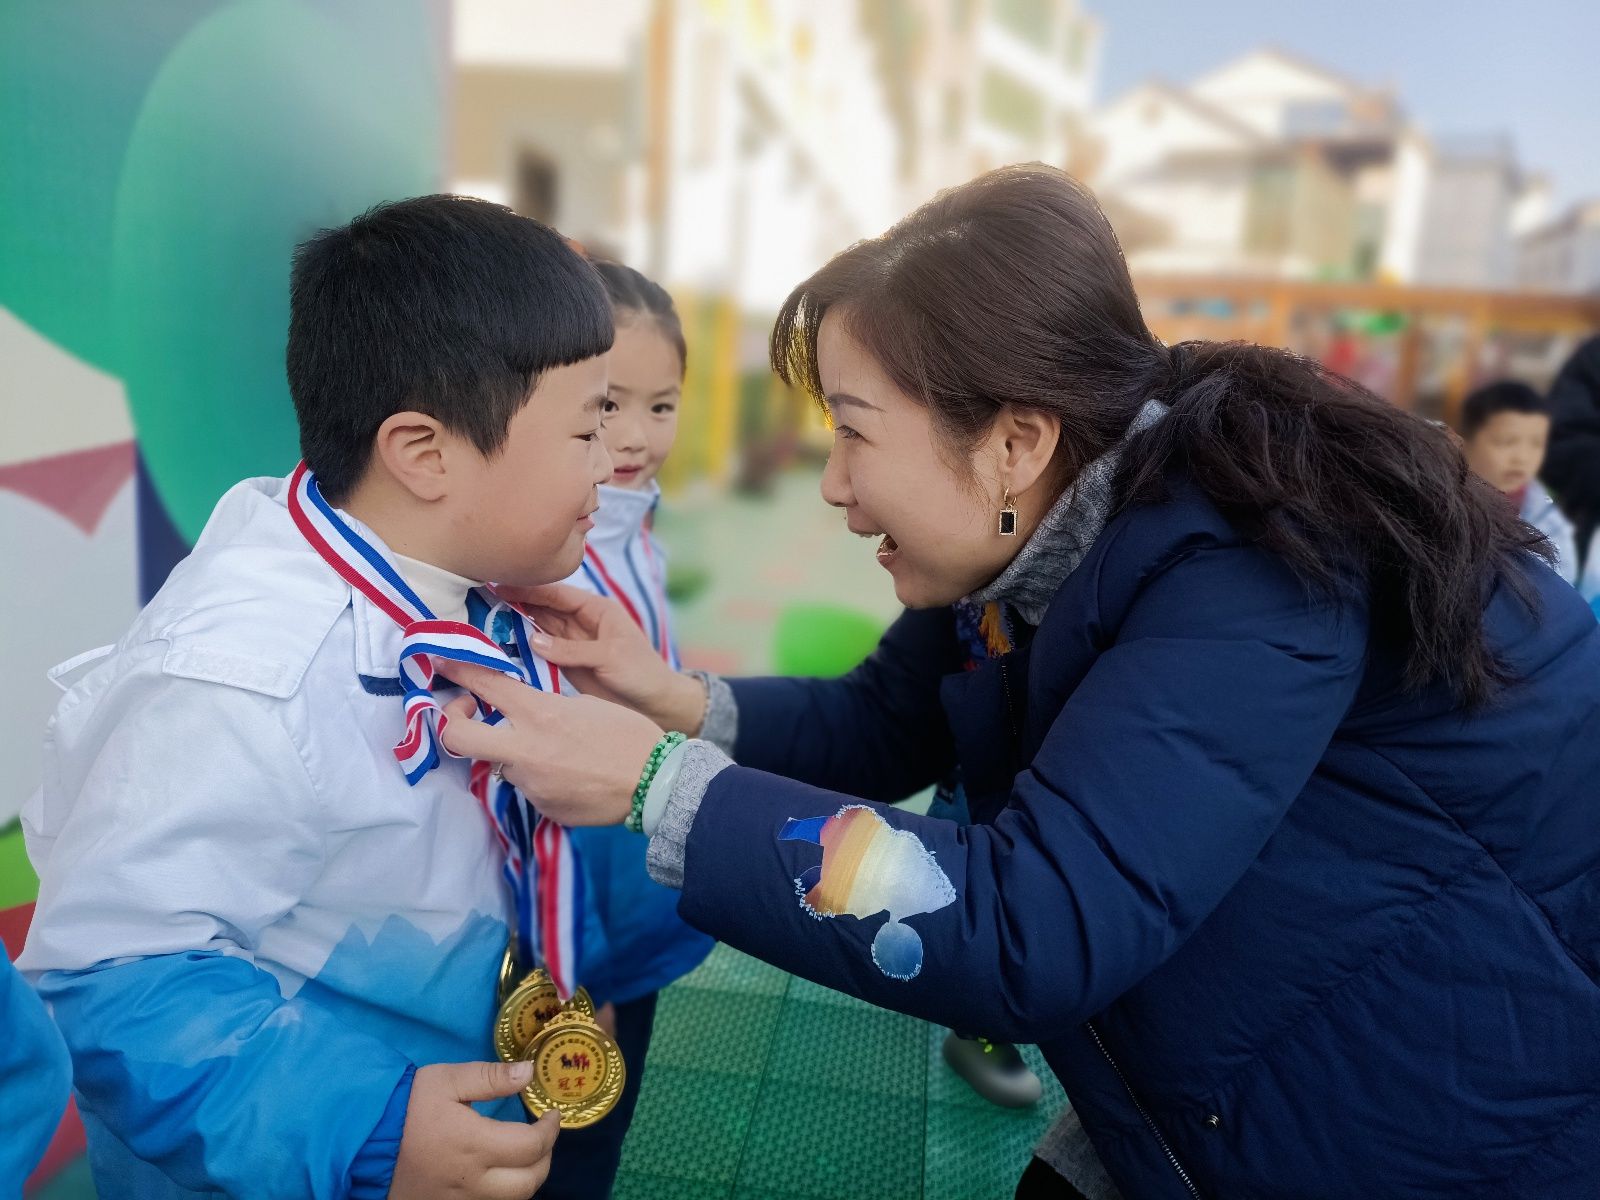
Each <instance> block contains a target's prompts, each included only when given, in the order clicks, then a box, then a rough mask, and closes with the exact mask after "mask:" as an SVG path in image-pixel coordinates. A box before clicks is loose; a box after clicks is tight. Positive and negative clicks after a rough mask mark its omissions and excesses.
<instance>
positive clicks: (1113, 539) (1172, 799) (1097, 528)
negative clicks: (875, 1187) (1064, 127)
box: [447, 167, 1600, 1200]
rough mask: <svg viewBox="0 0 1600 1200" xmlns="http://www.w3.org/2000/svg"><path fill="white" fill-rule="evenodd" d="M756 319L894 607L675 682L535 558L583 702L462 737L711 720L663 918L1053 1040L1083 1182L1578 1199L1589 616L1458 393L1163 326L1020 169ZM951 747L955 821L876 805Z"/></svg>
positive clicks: (625, 788)
mask: <svg viewBox="0 0 1600 1200" xmlns="http://www.w3.org/2000/svg"><path fill="white" fill-rule="evenodd" d="M773 353H774V359H775V362H776V364H777V367H778V369H779V371H780V372H781V373H783V374H784V375H785V376H786V377H787V378H789V379H791V380H794V381H797V382H799V383H801V384H804V385H806V386H808V387H810V388H811V389H812V390H813V391H815V392H816V393H817V394H818V396H819V397H821V398H822V399H823V400H824V402H825V403H826V404H827V406H828V409H829V412H830V414H831V416H832V418H833V422H834V426H835V438H836V441H835V445H834V449H833V452H832V455H831V457H830V460H829V465H828V469H827V472H826V473H825V475H824V479H823V495H824V498H825V499H826V500H827V501H828V502H829V503H831V504H834V505H836V506H838V507H839V508H841V509H842V510H843V511H844V513H845V515H846V519H847V521H848V522H849V524H850V527H851V528H852V529H854V530H855V531H857V532H859V533H863V534H869V535H872V536H880V537H881V541H880V543H879V549H878V558H879V561H880V562H881V563H882V564H883V565H884V566H885V567H886V568H887V569H888V571H889V573H890V575H891V576H892V577H893V580H894V584H895V588H896V592H897V594H898V595H899V597H900V598H901V600H902V601H904V602H905V604H906V606H907V608H908V610H909V611H907V613H906V614H905V615H904V616H903V617H902V618H901V619H900V620H899V621H898V622H896V624H895V625H894V626H893V628H891V629H890V631H889V632H888V634H887V635H886V636H885V637H884V639H883V642H882V644H881V645H880V646H879V648H878V650H877V651H876V652H875V653H874V654H873V655H872V657H871V658H869V659H868V660H867V662H866V663H864V664H863V665H862V666H861V667H860V668H858V669H857V670H856V671H855V672H854V673H852V674H850V675H848V676H846V677H844V678H842V679H838V680H783V679H774V680H742V681H741V680H731V681H724V680H720V679H715V678H710V679H695V678H692V677H688V676H678V675H673V674H671V673H670V672H669V671H668V670H667V669H666V668H665V667H663V666H662V664H661V663H660V660H659V659H658V658H654V657H653V656H652V655H651V654H650V653H649V651H648V647H647V646H645V644H644V643H643V641H642V640H641V639H639V638H638V636H637V634H636V632H635V631H634V628H633V626H632V625H631V624H630V623H629V622H628V621H627V619H626V617H625V616H621V615H620V614H618V613H615V612H612V611H611V610H609V609H607V608H606V606H605V605H604V603H603V602H601V601H598V600H594V599H584V598H581V597H576V596H573V595H571V594H569V593H564V592H562V591H560V590H559V589H555V590H550V589H545V590H541V591H538V592H536V593H533V594H530V595H527V596H525V597H524V598H525V599H526V600H528V601H530V602H535V603H537V604H540V605H542V609H541V613H540V615H541V618H542V620H543V623H544V624H545V626H546V627H547V628H548V629H549V630H550V631H551V632H552V633H554V634H556V635H558V636H557V637H556V638H555V640H554V641H553V642H552V644H551V646H550V647H549V651H548V654H549V657H550V658H551V659H552V660H554V661H556V662H559V663H561V664H562V666H563V667H565V668H566V669H567V670H568V671H569V673H570V674H571V675H572V676H573V677H574V678H575V679H576V680H577V682H578V684H579V686H580V687H583V688H584V689H585V690H586V691H587V692H589V693H591V696H590V697H586V698H585V699H583V700H581V701H570V700H569V701H563V700H560V699H557V698H547V697H540V696H538V695H536V694H532V693H526V694H525V693H523V692H520V691H517V690H516V689H515V687H514V686H513V685H510V684H502V683H501V682H500V681H498V680H487V681H486V680H483V679H482V678H481V677H477V676H473V677H472V678H471V680H470V682H472V684H473V686H475V687H477V686H479V685H481V686H482V687H483V689H484V691H485V693H486V696H487V698H488V699H490V700H491V701H492V702H494V703H496V704H497V705H499V706H500V707H501V708H503V709H505V710H506V711H507V713H508V714H509V715H510V717H511V720H510V721H509V722H508V723H507V724H506V725H504V726H501V727H499V728H496V729H484V728H482V727H481V726H479V727H471V726H468V725H467V723H466V722H460V723H452V724H451V725H450V728H449V734H448V735H447V737H448V738H450V739H454V740H455V744H456V746H457V748H458V749H467V750H471V751H472V752H474V753H479V754H482V755H483V756H486V757H492V758H494V759H495V760H496V761H500V762H503V763H504V770H505V773H506V775H507V776H508V777H510V778H512V779H513V780H514V781H516V782H518V783H519V784H521V785H522V786H523V788H524V789H525V791H526V793H527V794H529V795H534V796H539V797H541V798H542V800H541V807H542V808H544V809H545V811H546V812H547V813H549V814H550V815H552V816H554V817H556V818H557V819H559V820H563V821H567V822H577V823H582V822H595V823H599V822H606V821H618V820H621V819H622V818H623V817H624V816H625V815H627V814H628V813H629V811H630V801H631V797H632V794H633V792H634V787H635V784H636V782H638V780H639V775H640V769H641V767H642V766H643V764H644V762H645V759H646V756H647V755H648V753H649V751H650V750H651V748H652V746H654V745H655V743H656V739H657V738H658V737H659V736H660V732H661V730H662V729H679V730H683V731H686V732H689V733H697V734H699V737H698V738H697V739H696V740H691V741H689V742H688V743H687V744H686V745H685V746H684V747H683V748H681V749H678V750H676V751H674V752H673V754H672V755H671V756H669V757H668V759H667V761H666V764H665V765H664V766H663V767H662V768H661V771H660V772H658V773H657V775H656V776H655V778H654V786H651V787H650V788H649V789H648V790H647V792H646V793H645V795H644V806H643V809H642V811H641V813H640V816H641V817H642V819H643V824H644V826H645V830H646V832H648V833H650V835H651V844H650V850H649V862H650V866H651V870H652V873H653V874H654V875H655V876H656V878H657V879H659V880H660V881H662V882H664V883H667V884H670V885H672V886H677V887H680V888H681V889H682V892H683V898H682V901H681V905H680V912H681V913H682V915H683V916H684V917H685V918H686V919H687V920H688V921H689V922H690V923H692V924H694V925H696V926H698V927H699V928H701V929H703V930H705V931H706V932H708V933H711V934H713V935H715V936H716V937H718V938H721V939H722V940H724V941H726V942H729V943H731V944H732V945H734V946H736V947H739V948H740V949H742V950H745V951H748V952H749V953H752V954H755V955H758V956H760V957H762V958H765V959H767V960H768V961H770V962H773V963H776V964H778V965H779V966H781V967H783V968H785V969H787V970H790V971H794V972H796V973H798V974H801V975H804V976H806V977H808V978H810V979H814V980H817V981H819V982H821V983H824V984H827V985H828V986H830V987H835V988H838V989H840V990H843V991H846V992H850V993H852V994H853V995H857V996H861V997H865V998H866V999H868V1000H870V1001H872V1002H873V1003H875V1004H880V1005H883V1006H885V1007H889V1008H894V1009H898V1010H900V1011H903V1012H908V1013H913V1014H916V1015H918V1016H921V1017H926V1018H928V1019H930V1020H933V1021H937V1022H940V1023H942V1024H945V1025H949V1026H952V1027H955V1028H958V1029H962V1030H966V1031H970V1032H972V1033H979V1034H986V1035H989V1036H992V1037H996V1038H1005V1039H1012V1040H1016V1041H1033V1042H1038V1043H1039V1044H1040V1045H1041V1046H1042V1047H1043V1049H1044V1052H1045V1055H1046V1057H1047V1059H1048V1060H1049V1062H1050V1064H1051V1066H1052V1068H1053V1069H1054V1070H1055V1072H1056V1074H1057V1075H1058V1076H1059V1077H1060V1078H1061V1081H1062V1083H1063V1084H1064V1085H1065V1087H1066V1090H1067V1093H1068V1095H1069V1096H1070V1097H1071V1100H1072V1103H1073V1106H1074V1109H1075V1111H1076V1113H1077V1116H1078V1117H1079V1118H1080V1119H1081V1122H1082V1128H1083V1129H1084V1130H1085V1131H1086V1133H1087V1135H1088V1138H1089V1140H1090V1141H1091V1142H1092V1144H1093V1147H1094V1149H1095V1150H1096V1151H1097V1152H1098V1156H1099V1159H1100V1161H1101V1162H1102V1163H1103V1164H1104V1168H1105V1175H1104V1176H1102V1175H1100V1174H1099V1173H1098V1171H1096V1170H1091V1169H1088V1168H1087V1167H1086V1166H1085V1161H1086V1160H1085V1158H1084V1157H1083V1156H1082V1155H1074V1154H1073V1153H1071V1149H1072V1148H1071V1147H1070V1146H1069V1147H1067V1148H1066V1149H1065V1150H1064V1151H1063V1152H1062V1153H1061V1154H1060V1156H1058V1157H1055V1158H1053V1159H1052V1161H1054V1162H1055V1163H1057V1164H1058V1165H1061V1166H1063V1167H1064V1168H1065V1169H1067V1170H1069V1171H1072V1172H1073V1173H1074V1179H1073V1183H1074V1184H1075V1185H1076V1187H1077V1188H1078V1189H1080V1190H1082V1191H1085V1192H1090V1193H1092V1194H1095V1195H1107V1194H1113V1193H1114V1192H1120V1193H1121V1194H1122V1195H1123V1196H1125V1197H1128V1198H1129V1200H1135V1198H1137V1200H1160V1198H1167V1197H1170V1198H1171V1200H1189V1198H1190V1197H1229V1198H1237V1197H1261V1198H1273V1200H1282V1198H1286V1197H1327V1198H1334V1197H1373V1196H1397V1197H1463V1196H1484V1197H1489V1196H1493V1197H1525V1198H1527V1200H1580V1198H1583V1200H1592V1198H1593V1197H1596V1196H1600V627H1597V626H1596V623H1595V619H1594V617H1593V615H1592V614H1591V613H1590V612H1589V610H1588V608H1587V606H1586V605H1584V604H1583V602H1582V601H1581V600H1580V598H1579V597H1578V596H1577V594H1576V593H1575V592H1574V591H1573V590H1572V589H1571V588H1570V587H1568V586H1566V585H1565V584H1564V583H1563V582H1562V581H1561V580H1560V579H1559V578H1558V577H1557V576H1556V574H1555V573H1554V572H1553V571H1552V570H1550V568H1549V567H1548V565H1547V563H1546V562H1545V561H1544V558H1545V557H1546V556H1547V555H1548V547H1547V546H1546V545H1545V543H1544V542H1543V540H1542V539H1541V538H1540V537H1539V535H1538V534H1537V533H1536V532H1535V531H1533V530H1532V529H1530V528H1529V527H1528V526H1525V525H1523V524H1522V523H1521V522H1520V521H1518V520H1517V519H1516V518H1515V516H1514V515H1513V514H1512V513H1511V512H1510V511H1509V510H1508V509H1507V507H1506V506H1505V504H1504V503H1503V502H1502V501H1501V500H1500V498H1499V497H1497V496H1495V495H1494V494H1492V493H1491V492H1490V490H1489V489H1488V487H1487V485H1484V484H1482V483H1481V482H1480V481H1478V480H1476V479H1474V478H1472V477H1471V476H1470V475H1469V474H1468V472H1467V470H1466V467H1465V465H1464V463H1463V461H1462V459H1461V456H1460V454H1459V453H1458V451H1457V450H1456V449H1455V448H1454V447H1453V446H1452V444H1451V442H1450V440H1449V437H1448V435H1447V434H1446V433H1444V432H1443V431H1441V430H1438V429H1436V428H1434V427H1432V426H1430V425H1429V424H1428V423H1427V422H1425V421H1422V420H1420V419H1417V418H1414V417H1412V416H1410V415H1408V414H1406V413H1403V412H1400V411H1397V410H1395V409H1393V408H1391V407H1390V406H1388V405H1386V404H1384V403H1383V402H1382V401H1381V400H1379V399H1377V398H1376V397H1373V396H1371V395H1369V394H1367V393H1365V392H1363V391H1361V390H1360V389H1359V388H1357V387H1356V386H1355V385H1353V384H1350V383H1349V382H1347V381H1345V380H1343V379H1340V378H1337V377H1334V376H1330V375H1328V374H1326V373H1325V372H1323V371H1322V370H1321V369H1320V368H1318V367H1317V366H1316V365H1315V364H1313V363H1309V362H1306V361H1303V360H1300V359H1297V358H1294V357H1293V356H1290V355H1288V354H1285V353H1283V352H1280V351H1275V350H1266V349H1262V348H1259V347H1253V346H1240V345H1229V346H1221V345H1215V344H1209V343H1191V344H1186V345H1184V346H1179V347H1175V348H1172V349H1168V348H1167V347H1165V346H1163V345H1161V344H1160V343H1159V342H1158V341H1157V340H1156V339H1155V338H1154V337H1153V336H1152V335H1151V334H1150V332H1149V331H1148V329H1147V328H1146V326H1145V324H1144V321H1143V318H1142V317H1141V315H1140V312H1139V308H1138V304H1137V301H1136V299H1135V297H1134V292H1133V288H1132V285H1131V283H1130V281H1129V277H1128V274H1127V270H1126V268H1125V266H1124V264H1123V262H1122V258H1121V255H1120V252H1119V250H1118V248H1117V246H1116V242H1115V238H1114V237H1113V235H1112V233H1111V231H1110V228H1109V226H1108V225H1107V224H1106V222H1105V220H1104V218H1103V217H1102V216H1101V214H1100V212H1099V210H1098V208H1097V207H1096V206H1095V204H1094V201H1093V199H1092V198H1091V197H1089V196H1088V194H1087V193H1086V192H1084V191H1082V190H1081V189H1080V188H1078V187H1077V186H1076V185H1075V184H1073V183H1072V182H1071V181H1070V180H1068V179H1067V178H1066V177H1064V176H1062V175H1061V174H1060V173H1059V172H1055V171H1051V170H1048V169H1045V168H1040V167H1032V168H1012V169H1007V170H1003V171H1000V172H995V173H993V174H991V175H989V176H986V177H983V178H981V179H979V180H976V181H974V182H973V183H971V184H968V185H966V186H964V187H961V188H957V189H955V190H953V191H951V192H948V193H945V194H943V195H941V196H940V197H939V198H937V199H936V200H934V201H933V202H932V203H931V204H929V205H928V206H926V207H924V208H923V209H921V210H919V211H918V212H916V213H914V214H912V216H910V217H909V218H907V219H906V220H905V221H903V222H901V223H900V224H899V225H898V226H896V227H895V228H894V229H892V230H890V231H889V233H887V234H886V235H884V236H883V237H881V238H878V239H875V240H873V241H870V242H865V243H862V244H860V245H857V246H855V247H853V248H851V249H850V250H847V251H845V252H844V253H843V254H841V255H840V256H839V257H837V258H836V259H834V260H833V261H832V262H831V263H829V264H828V265H827V266H826V267H824V268H823V269H822V270H821V271H819V272H818V273H817V274H816V275H815V276H813V277H812V278H811V279H809V280H807V281H806V282H805V283H803V284H801V285H800V287H799V288H798V289H796V291H795V293H794V295H793V296H792V297H791V298H790V301H789V302H788V304H787V305H786V307H785V309H784V310H783V314H782V316H781V317H780V320H779V323H778V327H777V329H776V331H775V333H774V336H773ZM463 677H464V678H466V676H463ZM594 695H599V696H602V697H609V698H610V699H612V700H615V701H618V702H620V703H621V704H625V705H627V706H628V709H624V708H622V707H619V706H618V705H615V704H606V703H604V702H602V701H599V700H596V699H593V698H592V697H593V696H594ZM630 709H631V711H629V710H630ZM458 725H459V726H460V727H459V728H458ZM597 744H598V745H607V746H610V747H613V748H614V750H613V752H611V753H608V754H606V755H603V756H601V755H595V754H593V753H591V751H590V748H591V747H592V746H594V745H597ZM936 780H944V781H945V782H946V783H948V784H949V785H950V791H951V794H952V796H954V797H955V798H956V799H957V800H958V801H959V800H960V799H964V800H965V805H966V808H967V810H968V812H969V813H970V815H971V818H972V822H973V823H972V824H970V825H960V824H957V823H955V822H953V821H947V820H940V819H936V818H931V817H920V816H916V815H912V814H907V813H903V812H900V811H897V810H893V809H889V808H886V807H884V805H883V803H882V802H884V801H892V800H895V799H898V798H900V797H903V796H905V795H908V794H910V793H913V792H915V791H916V790H917V789H919V788H921V787H924V786H926V785H927V784H929V783H931V782H934V781H936ZM663 781H665V782H663ZM863 1086H864V1087H870V1081H864V1082H863ZM814 1102H815V1097H807V1098H806V1099H805V1100H804V1101H803V1102H802V1101H800V1100H798V1099H797V1111H796V1119H797V1120H803V1119H804V1111H803V1105H806V1104H811V1103H814ZM1089 1162H1090V1165H1092V1159H1091V1160H1089ZM1042 1171H1043V1168H1042V1167H1039V1166H1037V1165H1036V1167H1035V1168H1033V1169H1031V1170H1030V1174H1029V1181H1028V1187H1029V1188H1030V1189H1037V1190H1036V1191H1035V1193H1034V1194H1059V1195H1071V1194H1073V1193H1072V1192H1071V1191H1070V1190H1069V1185H1068V1184H1067V1183H1066V1182H1063V1181H1061V1180H1059V1179H1051V1178H1048V1177H1042V1176H1041V1172H1042ZM1051 1189H1054V1191H1053V1193H1052V1191H1051Z"/></svg>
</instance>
